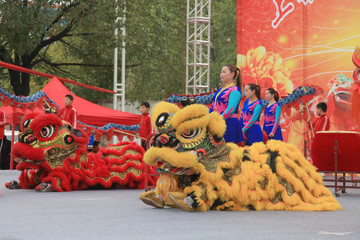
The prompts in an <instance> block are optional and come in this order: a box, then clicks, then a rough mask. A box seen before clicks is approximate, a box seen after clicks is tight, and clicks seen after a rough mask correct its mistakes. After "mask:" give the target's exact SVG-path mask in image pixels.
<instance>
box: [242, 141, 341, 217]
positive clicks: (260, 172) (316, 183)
mask: <svg viewBox="0 0 360 240" xmlns="http://www.w3.org/2000/svg"><path fill="white" fill-rule="evenodd" d="M249 154H250V159H252V161H254V162H255V163H254V164H249V162H243V167H242V172H243V173H244V174H241V175H242V176H241V177H242V178H244V177H245V179H239V180H241V183H242V184H241V186H240V192H241V195H242V196H247V199H242V202H246V203H247V204H249V205H252V206H253V207H254V208H255V209H256V210H262V209H266V210H293V211H332V210H338V209H342V208H341V206H340V204H339V203H338V202H337V200H336V199H335V198H334V196H333V195H332V193H331V192H330V191H329V190H328V189H327V188H326V187H325V186H324V185H323V183H322V177H321V175H320V174H319V173H317V172H316V168H315V167H314V166H313V165H311V163H309V162H308V161H307V160H306V159H305V158H304V156H303V155H302V153H301V152H300V151H299V150H298V149H297V148H296V147H295V146H293V145H291V144H288V143H284V142H281V141H276V140H271V141H269V142H268V143H267V144H266V145H264V144H262V143H256V144H253V145H252V146H251V147H250V148H249ZM246 168H249V169H246ZM246 178H248V179H246ZM244 180H245V181H244ZM243 183H245V184H243ZM246 192H247V194H246Z"/></svg>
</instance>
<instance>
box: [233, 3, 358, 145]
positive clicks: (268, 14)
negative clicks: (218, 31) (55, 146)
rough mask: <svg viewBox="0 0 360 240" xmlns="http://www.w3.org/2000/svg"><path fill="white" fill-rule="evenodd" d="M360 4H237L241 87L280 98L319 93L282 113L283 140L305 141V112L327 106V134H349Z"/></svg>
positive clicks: (306, 132) (238, 58)
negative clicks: (304, 89) (305, 89)
mask: <svg viewBox="0 0 360 240" xmlns="http://www.w3.org/2000/svg"><path fill="white" fill-rule="evenodd" d="M359 11H360V1H359V0H332V1H328V0H252V1H248V0H237V46H238V47H237V65H238V67H240V68H241V70H242V74H243V81H244V84H246V83H249V82H254V83H256V84H259V85H260V87H261V88H262V93H264V92H265V90H266V89H267V88H269V87H273V88H275V89H276V90H277V91H278V92H279V93H280V95H281V96H286V95H287V94H289V93H291V92H292V91H293V90H294V89H295V88H296V87H298V86H304V85H313V86H316V87H318V88H320V89H323V92H322V93H321V94H319V95H316V96H313V97H312V98H311V99H310V100H309V99H306V101H305V99H304V101H301V100H300V101H298V103H297V104H295V105H292V106H285V107H283V109H282V118H281V127H282V129H283V136H284V138H285V141H288V142H291V143H293V144H295V145H297V146H298V148H299V149H301V150H303V149H304V140H307V141H308V142H309V140H310V132H311V131H310V129H309V128H308V124H307V121H306V120H307V118H308V108H309V110H310V112H315V106H316V104H317V103H319V102H321V101H325V102H326V103H327V105H328V112H327V115H328V116H329V118H330V121H331V130H352V128H353V124H352V122H351V121H350V111H349V110H350V93H351V88H352V82H353V79H352V74H353V71H354V64H353V63H352V60H351V57H352V54H353V52H354V48H355V46H356V45H358V44H360V17H359V16H360V15H359Z"/></svg>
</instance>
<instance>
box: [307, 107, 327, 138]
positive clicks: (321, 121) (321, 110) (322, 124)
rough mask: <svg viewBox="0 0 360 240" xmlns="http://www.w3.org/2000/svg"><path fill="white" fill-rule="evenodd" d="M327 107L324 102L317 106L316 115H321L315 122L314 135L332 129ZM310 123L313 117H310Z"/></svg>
mask: <svg viewBox="0 0 360 240" xmlns="http://www.w3.org/2000/svg"><path fill="white" fill-rule="evenodd" d="M326 110H327V105H326V103H324V102H321V103H319V104H318V105H316V114H317V115H319V117H318V118H316V119H315V121H314V122H313V124H312V125H313V128H314V133H315V134H316V133H317V132H319V131H329V129H330V120H329V118H328V116H326ZM308 122H309V123H310V122H311V117H309V119H308Z"/></svg>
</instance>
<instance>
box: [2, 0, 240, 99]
mask: <svg viewBox="0 0 360 240" xmlns="http://www.w3.org/2000/svg"><path fill="white" fill-rule="evenodd" d="M123 6H124V5H123V2H122V1H121V0H119V1H118V9H119V11H118V12H119V14H118V15H119V17H122V12H121V11H122V9H123ZM0 19H1V20H0V33H1V34H0V60H1V61H4V62H8V63H13V64H16V65H20V66H24V67H27V68H32V69H35V70H38V71H43V72H46V73H50V74H54V75H58V76H61V77H65V78H70V79H73V80H76V81H80V82H83V83H86V84H89V85H94V86H98V87H102V88H106V89H112V88H113V59H114V48H115V46H118V47H119V56H118V57H119V68H118V69H119V81H120V68H121V66H120V59H121V55H120V52H121V41H122V38H121V31H119V35H118V38H117V39H116V38H115V36H114V29H115V27H116V25H115V19H116V12H115V1H109V0H68V1H66V0H58V1H56V0H46V1H45V0H37V1H25V0H22V1H20V0H16V1H15V0H13V1H12V0H8V1H0ZM121 22H122V21H120V22H119V24H118V25H117V27H119V28H120V27H121V26H122V23H121ZM125 26H126V38H125V41H126V69H127V70H126V99H127V100H130V101H135V100H137V101H144V100H161V99H164V98H166V97H167V95H168V94H170V93H174V92H176V93H184V88H185V86H184V81H185V70H186V65H185V64H186V62H185V54H186V1H185V0H171V1H169V0H152V1H143V0H131V1H129V0H128V1H126V21H125ZM211 38H212V46H213V48H212V60H211V86H212V87H214V86H215V85H216V84H217V83H218V82H219V72H220V69H221V67H222V66H223V65H224V64H227V63H234V64H235V61H236V0H223V1H212V29H211ZM9 80H10V81H9ZM0 81H1V85H2V86H5V87H7V88H9V87H10V84H9V82H10V83H11V86H12V88H13V92H14V93H15V94H17V95H28V94H30V93H34V92H36V91H38V90H40V89H41V87H42V86H43V85H45V83H46V82H47V80H45V79H44V78H41V77H34V76H31V81H30V78H29V77H28V76H27V75H26V74H19V73H16V72H13V71H9V72H7V71H6V70H4V69H1V70H0ZM67 86H68V87H69V88H71V90H73V91H74V92H75V94H77V95H79V96H81V97H85V98H87V99H89V100H96V99H104V98H112V96H111V94H104V93H101V92H96V91H93V90H89V89H86V88H81V87H77V86H73V85H67ZM30 88H31V92H30Z"/></svg>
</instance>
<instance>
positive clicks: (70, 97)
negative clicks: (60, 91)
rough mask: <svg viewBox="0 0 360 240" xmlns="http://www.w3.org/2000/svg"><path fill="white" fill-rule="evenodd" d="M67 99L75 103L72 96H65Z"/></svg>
mask: <svg viewBox="0 0 360 240" xmlns="http://www.w3.org/2000/svg"><path fill="white" fill-rule="evenodd" d="M65 97H67V98H69V99H70V100H71V101H74V97H73V96H72V95H70V94H67V95H65Z"/></svg>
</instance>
